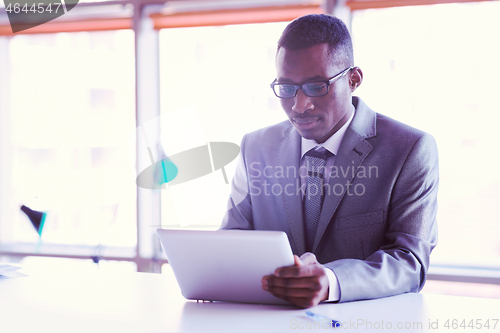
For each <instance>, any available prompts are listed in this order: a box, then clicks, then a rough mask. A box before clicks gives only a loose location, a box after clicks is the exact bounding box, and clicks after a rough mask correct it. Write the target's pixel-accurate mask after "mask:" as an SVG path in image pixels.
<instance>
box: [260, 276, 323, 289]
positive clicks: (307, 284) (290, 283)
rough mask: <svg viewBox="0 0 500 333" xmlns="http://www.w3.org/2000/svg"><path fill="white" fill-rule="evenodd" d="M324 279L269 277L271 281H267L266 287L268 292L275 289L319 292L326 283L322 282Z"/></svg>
mask: <svg viewBox="0 0 500 333" xmlns="http://www.w3.org/2000/svg"><path fill="white" fill-rule="evenodd" d="M325 278H326V277H325ZM322 279H323V278H322V277H306V278H277V277H269V279H267V280H266V282H265V285H266V286H267V287H268V289H267V290H271V289H273V288H287V289H309V290H312V291H318V290H321V287H322V282H325V281H322ZM263 284H264V282H263Z"/></svg>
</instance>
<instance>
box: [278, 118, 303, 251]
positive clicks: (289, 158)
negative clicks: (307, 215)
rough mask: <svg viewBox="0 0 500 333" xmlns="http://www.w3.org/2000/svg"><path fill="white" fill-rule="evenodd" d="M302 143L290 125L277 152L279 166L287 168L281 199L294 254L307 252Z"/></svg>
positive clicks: (281, 182)
mask: <svg viewBox="0 0 500 333" xmlns="http://www.w3.org/2000/svg"><path fill="white" fill-rule="evenodd" d="M300 142H301V141H300V135H299V133H298V132H297V131H296V130H295V129H294V128H293V126H292V125H290V127H288V128H287V129H286V132H285V139H284V140H283V141H282V142H281V144H280V146H279V148H278V151H277V155H278V164H277V165H279V166H282V167H283V168H285V170H284V172H283V173H284V177H281V178H279V181H280V184H281V188H282V189H283V194H282V195H281V197H282V198H283V204H284V207H285V212H286V218H287V220H288V225H289V228H290V233H291V235H292V238H293V242H290V245H291V247H292V250H293V252H294V253H304V252H305V239H304V217H303V215H304V214H303V211H302V192H301V191H300V190H299V187H300V174H299V170H300V168H299V165H300V164H299V163H300ZM287 168H289V169H287ZM289 171H290V172H289ZM289 194H290V195H289Z"/></svg>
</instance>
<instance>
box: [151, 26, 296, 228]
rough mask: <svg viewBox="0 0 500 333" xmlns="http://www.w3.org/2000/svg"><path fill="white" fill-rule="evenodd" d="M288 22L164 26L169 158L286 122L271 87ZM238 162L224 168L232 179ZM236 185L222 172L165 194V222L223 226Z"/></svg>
mask: <svg viewBox="0 0 500 333" xmlns="http://www.w3.org/2000/svg"><path fill="white" fill-rule="evenodd" d="M286 24H287V23H267V24H246V25H229V26H218V27H200V28H177V29H164V30H161V31H160V69H161V74H160V96H161V116H160V120H159V121H160V122H161V131H162V145H163V149H164V150H165V153H166V154H167V156H168V155H170V156H172V155H173V154H177V153H179V152H182V151H185V150H187V149H190V148H195V147H198V146H202V145H206V144H207V142H214V141H223V142H231V143H235V144H237V145H240V143H241V139H242V137H243V135H244V134H245V133H248V132H251V131H254V130H256V129H259V128H262V127H265V126H269V125H272V124H275V123H278V122H280V121H283V120H286V119H287V118H286V115H285V113H284V112H283V111H282V109H281V106H280V104H279V101H278V99H277V98H276V97H275V96H274V94H273V93H272V91H271V89H270V87H269V84H270V83H271V82H272V81H273V80H274V78H275V76H276V72H275V67H274V57H275V54H276V48H277V41H278V39H279V36H280V35H281V32H282V31H283V29H284V27H285V26H286ZM235 166H236V160H233V161H232V162H231V163H229V164H228V165H227V166H226V167H225V171H226V175H227V178H228V181H229V183H230V182H231V179H232V177H233V174H234V169H235ZM229 188H230V185H229V184H226V183H225V181H224V177H223V174H222V171H220V170H219V171H215V172H213V173H211V174H209V175H206V176H204V177H201V178H198V179H195V180H192V181H189V182H186V183H183V184H179V185H176V186H171V187H169V188H168V189H166V190H164V191H162V225H163V226H164V227H167V226H168V227H175V226H177V227H189V228H211V229H216V228H218V227H219V226H220V224H221V222H222V218H223V216H224V214H225V211H226V206H227V200H228V197H229Z"/></svg>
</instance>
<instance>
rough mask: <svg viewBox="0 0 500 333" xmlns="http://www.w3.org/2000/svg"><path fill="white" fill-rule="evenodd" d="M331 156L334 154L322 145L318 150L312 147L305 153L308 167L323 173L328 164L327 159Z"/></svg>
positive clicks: (315, 171)
mask: <svg viewBox="0 0 500 333" xmlns="http://www.w3.org/2000/svg"><path fill="white" fill-rule="evenodd" d="M330 156H333V154H332V153H330V152H329V151H328V150H327V149H326V148H324V147H321V148H319V149H317V150H314V149H311V150H310V151H308V152H307V153H306V154H305V159H306V162H307V169H308V170H310V171H313V172H314V173H320V174H323V173H324V170H323V169H324V167H325V165H326V159H327V158H328V157H330Z"/></svg>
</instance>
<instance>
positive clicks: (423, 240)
mask: <svg viewBox="0 0 500 333" xmlns="http://www.w3.org/2000/svg"><path fill="white" fill-rule="evenodd" d="M353 105H354V106H355V108H356V113H355V115H354V118H353V120H352V122H351V124H350V126H349V127H348V129H347V131H346V133H345V135H344V139H343V141H342V143H341V145H340V148H339V151H338V155H337V157H336V159H335V163H334V169H333V170H332V173H331V176H330V181H329V184H328V185H327V188H326V189H327V191H326V193H325V199H324V203H323V208H322V211H321V217H320V221H319V226H318V229H317V234H316V240H315V242H314V246H313V251H312V252H313V253H314V254H315V255H316V257H317V259H318V261H319V262H320V263H322V264H324V265H325V266H326V267H328V268H330V269H331V270H333V271H334V272H335V275H336V276H337V278H338V281H339V285H340V302H345V301H352V300H359V299H370V298H379V297H384V296H390V295H395V294H400V293H404V292H418V291H419V290H420V289H421V288H422V287H423V286H424V283H425V278H426V273H427V270H428V268H429V255H430V253H431V251H432V249H433V248H434V247H435V245H436V242H437V224H436V211H437V201H436V197H437V189H438V153H437V148H436V143H435V141H434V139H433V137H432V136H431V135H429V134H427V133H424V132H422V131H419V130H417V129H414V128H412V127H410V126H407V125H404V124H402V123H399V122H397V121H395V120H393V119H391V118H388V117H385V116H383V115H381V114H377V113H375V112H374V111H372V110H371V109H370V108H369V107H368V106H366V104H365V103H363V101H361V100H360V99H359V98H357V97H353ZM300 145H301V138H300V135H299V134H298V132H297V131H296V130H295V128H294V127H293V126H292V125H291V124H290V122H288V121H285V122H282V123H279V124H277V125H274V126H271V127H267V128H263V129H260V130H258V131H255V132H252V133H249V134H247V135H245V137H244V138H243V140H242V143H241V154H242V161H243V163H244V168H242V170H245V171H244V172H245V174H243V175H242V174H238V173H237V174H236V175H235V179H233V184H232V194H231V197H230V199H229V204H228V205H229V206H228V212H227V214H226V216H225V217H224V221H223V224H222V228H224V229H257V230H282V231H284V232H286V234H287V235H288V239H289V241H290V245H291V247H292V251H293V252H294V254H297V255H301V254H303V253H304V252H305V239H304V219H303V205H302V193H301V192H300V189H299V187H300V177H299V175H298V172H294V170H295V171H298V170H299V160H300V151H301V149H300ZM240 162H241V160H240ZM245 177H246V179H245ZM242 180H243V182H246V184H247V186H248V187H247V189H243V188H242V187H241V185H238V183H241V181H242ZM245 191H247V192H245ZM241 193H248V194H247V195H246V196H244V199H243V200H242V201H241V202H239V200H238V202H237V201H236V200H235V197H236V196H238V195H241ZM236 202H237V204H236Z"/></svg>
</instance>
